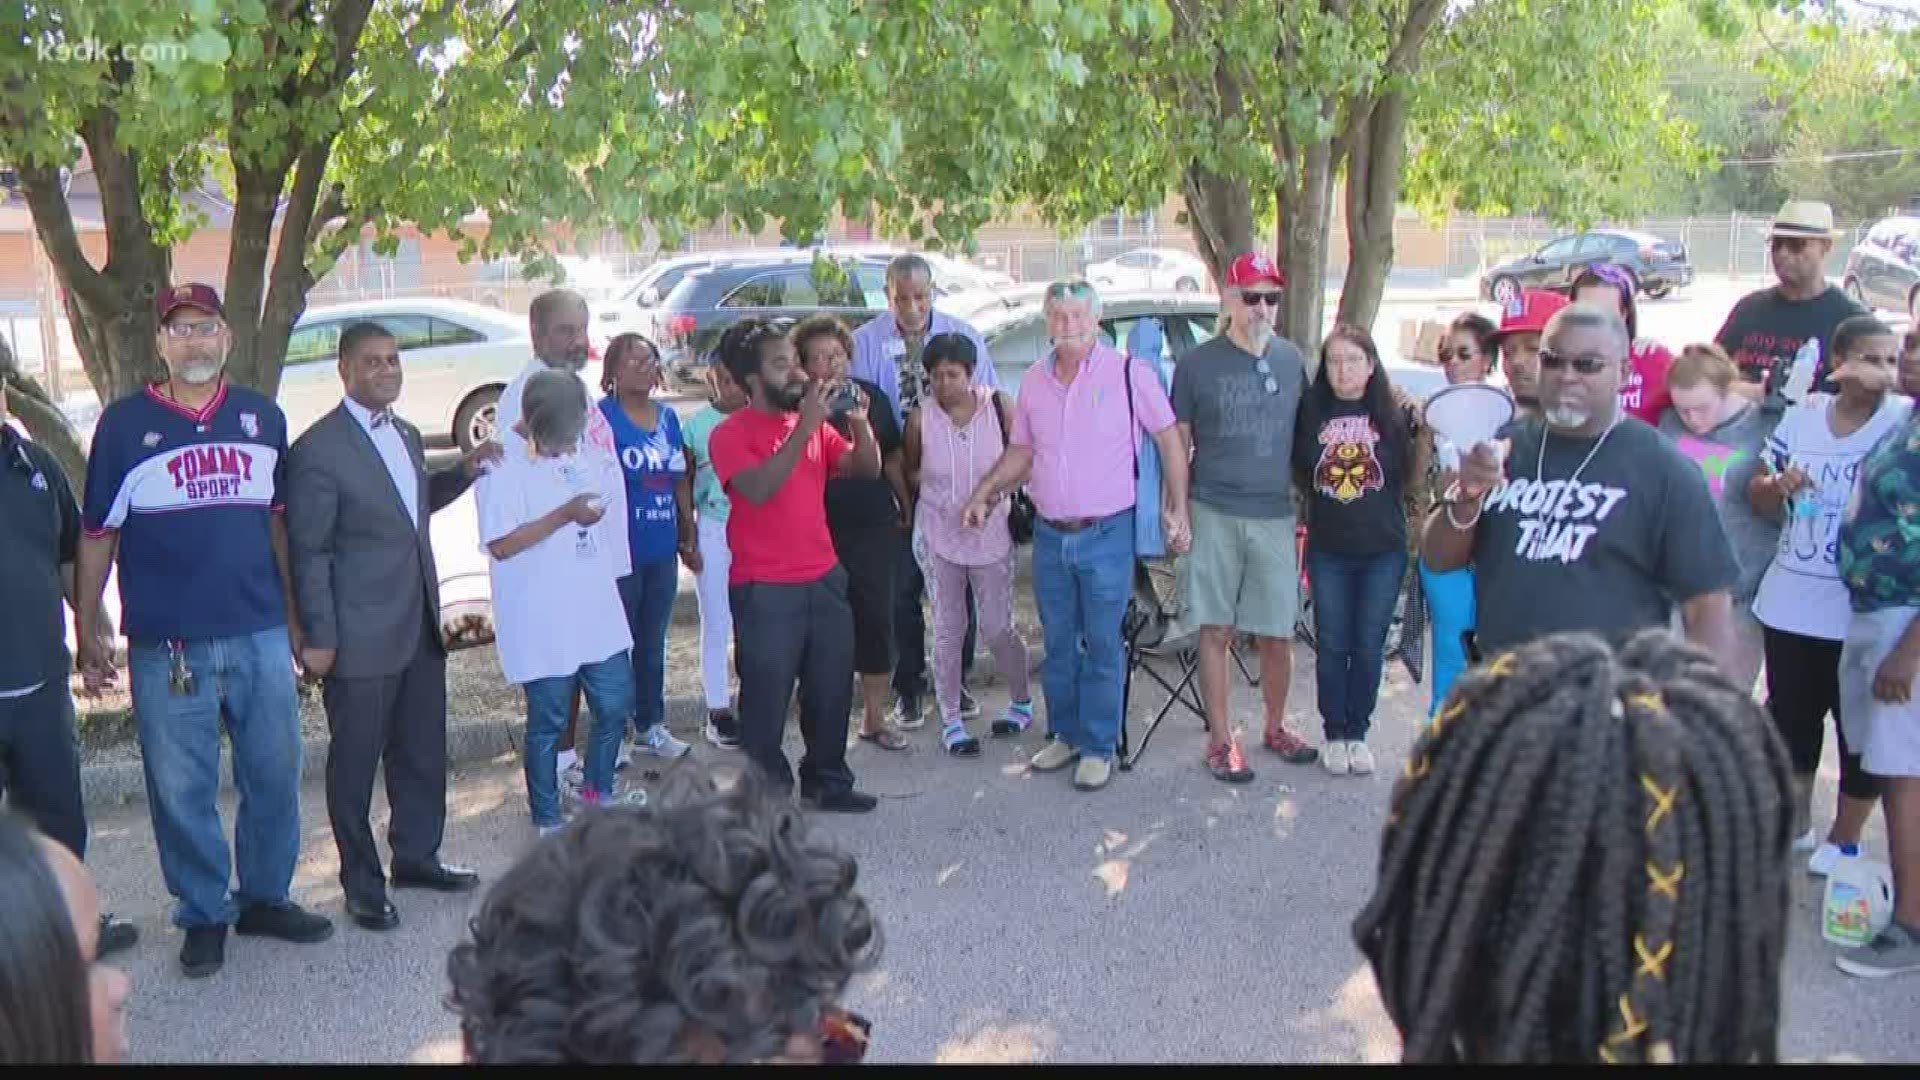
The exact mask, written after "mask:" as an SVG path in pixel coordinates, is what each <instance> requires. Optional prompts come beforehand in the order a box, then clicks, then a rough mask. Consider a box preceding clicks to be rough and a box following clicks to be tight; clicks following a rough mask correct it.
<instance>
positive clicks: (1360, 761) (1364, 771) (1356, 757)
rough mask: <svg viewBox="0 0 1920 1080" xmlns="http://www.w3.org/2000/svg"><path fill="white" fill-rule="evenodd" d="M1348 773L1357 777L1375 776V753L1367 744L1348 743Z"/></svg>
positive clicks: (1350, 741)
mask: <svg viewBox="0 0 1920 1080" xmlns="http://www.w3.org/2000/svg"><path fill="white" fill-rule="evenodd" d="M1347 771H1348V772H1350V773H1352V774H1353V775H1355V776H1370V775H1372V774H1373V751H1371V750H1369V749H1367V744H1366V743H1363V742H1356V741H1352V740H1349V741H1348V742H1347Z"/></svg>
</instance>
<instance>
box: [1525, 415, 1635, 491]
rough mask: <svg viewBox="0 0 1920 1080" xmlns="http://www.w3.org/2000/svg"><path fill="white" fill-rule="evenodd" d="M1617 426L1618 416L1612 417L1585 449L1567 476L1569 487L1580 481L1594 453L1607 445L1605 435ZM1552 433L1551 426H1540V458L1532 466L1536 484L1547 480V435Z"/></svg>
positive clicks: (1591, 462)
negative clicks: (1591, 447)
mask: <svg viewBox="0 0 1920 1080" xmlns="http://www.w3.org/2000/svg"><path fill="white" fill-rule="evenodd" d="M1619 426H1620V418H1619V417H1617V416H1616V417H1614V418H1613V423H1611V424H1608V425H1607V430H1605V431H1603V432H1601V433H1600V438H1598V439H1596V440H1595V441H1594V444H1593V449H1591V450H1589V451H1587V456H1586V457H1584V458H1581V459H1580V467H1579V468H1577V469H1575V470H1573V475H1572V476H1569V477H1567V486H1568V487H1570V488H1571V487H1573V486H1574V485H1576V484H1578V483H1579V482H1580V474H1581V473H1583V472H1586V471H1587V466H1588V465H1591V464H1593V458H1594V455H1595V454H1598V453H1599V452H1600V448H1601V447H1603V446H1605V445H1607V436H1609V435H1611V434H1613V429H1614V428H1617V427H1619ZM1552 433H1553V429H1552V428H1549V427H1547V426H1546V425H1545V424H1542V425H1541V426H1540V460H1539V461H1538V462H1536V463H1535V464H1534V467H1533V480H1534V483H1536V484H1544V483H1546V482H1547V436H1548V435H1551V434H1552Z"/></svg>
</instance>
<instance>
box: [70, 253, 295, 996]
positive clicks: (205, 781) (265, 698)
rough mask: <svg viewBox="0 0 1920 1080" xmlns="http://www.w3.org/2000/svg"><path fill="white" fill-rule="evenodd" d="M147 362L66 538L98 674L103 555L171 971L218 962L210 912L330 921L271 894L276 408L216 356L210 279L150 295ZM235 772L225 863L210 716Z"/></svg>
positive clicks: (107, 662)
mask: <svg viewBox="0 0 1920 1080" xmlns="http://www.w3.org/2000/svg"><path fill="white" fill-rule="evenodd" d="M157 311H158V315H159V323H160V334H159V350H160V354H161V356H162V357H163V358H164V359H165V361H166V365H167V373H168V377H167V379H166V381H164V382H159V383H154V384H152V385H150V386H147V387H146V388H144V389H143V390H141V391H139V392H138V393H135V394H131V395H129V396H127V397H124V398H122V399H120V400H119V401H116V402H114V403H113V404H112V405H109V406H108V407H107V409H106V411H105V412H104V413H102V414H101V416H100V420H99V423H98V424H97V425H96V426H95V428H94V433H93V450H92V452H91V454H90V455H89V456H88V459H87V486H86V499H85V501H86V505H85V507H84V509H83V513H82V519H83V525H84V527H85V535H84V536H83V537H82V539H81V542H80V557H79V570H78V575H79V581H78V590H77V591H78V592H79V594H80V596H79V600H80V616H79V623H80V626H79V629H78V632H77V635H76V637H77V639H78V650H79V654H80V657H79V666H80V669H81V672H82V674H83V675H84V677H85V679H86V684H87V687H88V689H90V690H94V691H97V690H99V689H100V688H101V687H103V686H105V685H106V684H107V683H108V682H109V681H111V679H112V677H113V661H112V658H111V656H110V655H109V654H107V653H106V652H104V651H103V649H102V647H101V645H100V641H99V635H98V634H97V632H96V630H97V628H98V627H99V625H100V621H99V620H100V595H101V592H102V591H103V590H104V589H105V587H106V579H107V571H108V568H109V567H110V566H112V565H113V564H114V562H115V559H116V557H117V559H118V566H119V573H120V623H121V630H122V631H123V632H124V633H125V634H126V636H127V668H128V674H129V676H130V679H131V683H132V692H133V712H134V720H135V723H136V725H137V727H138V730H139V734H140V752H141V756H142V758H143V760H144V764H145V768H146V781H147V803H148V806H149V808H150V810H151V813H152V817H153V832H154V840H155V843H156V845H157V846H158V848H159V851H160V870H161V873H162V874H163V875H164V876H165V878H166V882H167V891H168V892H169V893H171V894H173V897H174V899H175V901H177V904H176V907H175V910H174V922H175V923H176V924H178V925H179V926H180V927H181V928H182V929H184V930H185V931H186V941H185V944H184V945H183V946H182V947H181V950H180V964H181V967H182V969H183V970H184V971H185V972H186V974H187V975H189V976H191V977H196V978H198V977H204V976H207V975H211V974H213V973H214V972H216V971H218V970H219V969H220V967H221V965H222V963H224V961H225V958H226V936H227V927H228V925H229V924H233V925H235V926H236V928H237V929H238V930H239V931H240V933H242V934H259V935H265V936H269V937H275V938H280V939H282V940H285V941H294V942H303V943H304V942H314V941H322V940H325V939H326V938H327V937H329V936H330V935H331V934H332V933H333V924H332V923H330V922H328V921H327V920H326V919H324V918H321V917H320V916H318V915H313V914H310V913H309V912H307V911H305V910H303V909H301V908H300V907H299V905H297V904H294V903H293V902H292V901H291V900H290V899H289V898H288V889H289V887H290V886H291V885H292V882H293V870H294V865H295V863H296V862H297V861H298V859H299V855H300V755H301V748H300V707H299V699H298V697H297V695H296V693H295V690H294V660H295V658H296V657H297V656H298V655H299V649H300V645H301V642H300V640H299V629H298V626H297V624H296V623H294V622H293V620H291V619H289V617H288V616H289V612H290V611H291V610H292V607H293V605H292V600H291V577H290V575H289V574H288V569H287V535H286V527H285V525H284V523H283V522H282V520H281V518H280V510H281V477H282V474H283V472H284V466H283V465H282V462H283V459H284V458H285V456H286V452H287V421H286V417H285V416H284V415H283V414H282V413H281V411H280V407H279V406H278V405H275V404H274V403H273V402H272V401H271V400H269V399H267V398H266V397H263V396H262V395H260V394H258V393H255V392H254V391H252V390H248V389H246V388H244V387H240V386H234V385H232V384H230V383H228V382H227V381H226V379H225V377H224V375H223V369H224V368H225V366H226V356H227V347H228V345H229V343H230V340H231V338H230V335H229V333H228V331H227V324H226V319H225V314H224V312H223V311H222V310H221V307H220V297H219V294H217V293H216V292H214V290H213V288H212V287H211V286H207V285H182V286H178V287H176V288H171V289H168V290H167V291H165V292H163V293H162V294H161V295H160V298H159V302H158V305H157ZM223 722H224V725H225V728H226V732H227V735H228V738H229V739H230V741H231V742H232V744H233V773H234V778H235V787H237V788H238V789H239V790H240V791H241V792H242V796H241V799H240V806H239V811H238V819H237V821H236V824H235V830H234V832H235V842H234V850H235V853H236V854H237V856H238V863H239V867H238V870H239V887H238V888H237V889H235V890H231V891H230V890H229V883H230V881H231V876H230V875H231V874H232V870H231V868H230V860H229V855H228V851H227V840H226V831H225V827H224V825H223V824H222V822H221V820H220V810H219V806H218V803H217V802H216V796H217V795H218V793H219V789H220V732H221V727H222V724H223Z"/></svg>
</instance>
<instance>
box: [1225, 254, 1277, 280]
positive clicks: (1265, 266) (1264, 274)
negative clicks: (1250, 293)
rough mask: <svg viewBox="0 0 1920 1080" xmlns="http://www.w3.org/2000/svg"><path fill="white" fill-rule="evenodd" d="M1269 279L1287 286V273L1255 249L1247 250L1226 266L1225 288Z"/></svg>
mask: <svg viewBox="0 0 1920 1080" xmlns="http://www.w3.org/2000/svg"><path fill="white" fill-rule="evenodd" d="M1263 281H1270V282H1272V283H1273V284H1275V285H1277V286H1279V287H1280V288H1282V289H1284V288H1286V287H1287V275H1285V274H1283V273H1281V272H1280V268H1279V267H1277V266H1275V265H1273V260H1272V259H1269V258H1267V257H1266V256H1265V255H1262V254H1260V253H1259V252H1257V251H1249V252H1247V253H1246V254H1245V255H1242V256H1240V257H1239V258H1237V259H1235V260H1233V265H1232V266H1229V267H1227V288H1229V289H1244V288H1246V287H1247V286H1249V285H1258V284H1260V283H1261V282H1263Z"/></svg>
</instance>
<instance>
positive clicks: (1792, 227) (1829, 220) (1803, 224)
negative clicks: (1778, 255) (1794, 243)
mask: <svg viewBox="0 0 1920 1080" xmlns="http://www.w3.org/2000/svg"><path fill="white" fill-rule="evenodd" d="M1839 235H1840V233H1839V231H1838V230H1836V229H1835V228H1834V227H1833V207H1831V206H1828V205H1827V204H1826V203H1823V202H1813V201H1810V200H1801V199H1793V200H1789V201H1788V202H1787V204H1786V205H1785V206H1782V207H1781V208H1780V212H1779V213H1778V214H1775V215H1774V216H1773V225H1772V226H1771V227H1770V228H1768V230H1767V238H1768V239H1769V240H1771V239H1773V238H1775V237H1788V238H1797V239H1811V240H1832V239H1834V238H1836V237H1838V236H1839Z"/></svg>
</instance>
